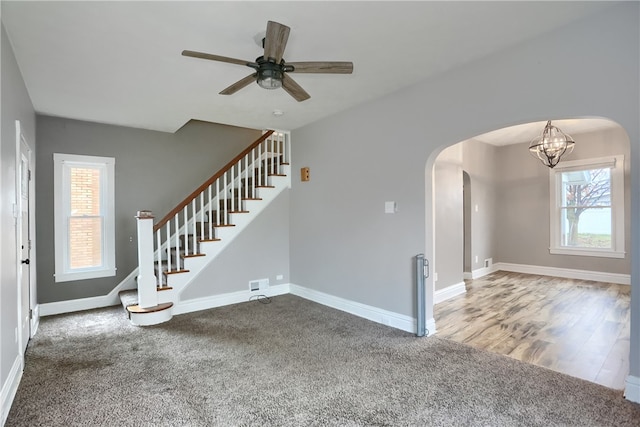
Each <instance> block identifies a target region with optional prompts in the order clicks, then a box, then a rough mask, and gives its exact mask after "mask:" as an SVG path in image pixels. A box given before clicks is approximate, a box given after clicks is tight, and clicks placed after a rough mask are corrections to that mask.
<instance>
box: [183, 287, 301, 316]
mask: <svg viewBox="0 0 640 427" xmlns="http://www.w3.org/2000/svg"><path fill="white" fill-rule="evenodd" d="M288 293H289V284H288V283H285V284H282V285H275V286H269V288H267V289H263V290H260V291H255V292H251V291H249V290H244V291H237V292H229V293H226V294H220V295H212V296H208V297H202V298H194V299H189V300H185V301H180V302H178V303H176V304H174V306H173V314H174V315H177V314H185V313H191V312H194V311H200V310H208V309H210V308H215V307H222V306H225V305H231V304H238V303H241V302H247V301H249V299H250V298H251V297H253V296H257V295H265V296H268V297H275V296H278V295H284V294H288Z"/></svg>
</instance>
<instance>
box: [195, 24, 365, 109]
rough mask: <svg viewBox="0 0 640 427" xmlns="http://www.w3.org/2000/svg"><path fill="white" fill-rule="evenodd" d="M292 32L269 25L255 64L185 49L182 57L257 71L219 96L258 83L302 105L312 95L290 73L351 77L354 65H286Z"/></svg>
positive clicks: (277, 25) (339, 62) (288, 63)
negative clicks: (285, 58) (260, 52)
mask: <svg viewBox="0 0 640 427" xmlns="http://www.w3.org/2000/svg"><path fill="white" fill-rule="evenodd" d="M290 30H291V29H290V28H289V27H287V26H286V25H282V24H279V23H277V22H273V21H269V22H267V33H266V36H265V38H264V39H263V40H262V44H263V47H264V54H263V55H262V56H260V57H258V58H256V60H255V62H251V61H243V60H242V59H235V58H229V57H226V56H219V55H212V54H210V53H202V52H194V51H192V50H183V51H182V55H183V56H191V57H194V58H202V59H210V60H212V61H220V62H228V63H231V64H238V65H245V66H247V67H249V68H253V69H254V70H255V72H254V73H252V74H250V75H248V76H247V77H245V78H243V79H241V80H238V81H237V82H235V83H234V84H232V85H231V86H229V87H228V88H226V89H224V90H223V91H222V92H220V95H232V94H234V93H236V92H237V91H239V90H240V89H242V88H243V87H246V86H248V85H249V84H250V83H251V82H253V81H255V82H257V83H258V85H259V86H260V87H262V88H265V89H278V88H280V87H282V88H283V89H284V90H285V91H286V92H287V93H288V94H289V95H291V96H292V97H294V98H295V99H296V101H298V102H300V101H304V100H306V99H309V98H310V97H311V96H310V95H309V94H308V93H307V92H306V91H305V90H304V89H303V88H302V87H301V86H300V85H299V84H298V83H296V81H295V80H293V79H292V78H291V77H289V76H288V73H323V74H351V73H352V72H353V63H352V62H344V61H333V62H285V60H284V59H283V58H282V55H283V54H284V48H285V47H286V46H287V39H288V38H289V31H290Z"/></svg>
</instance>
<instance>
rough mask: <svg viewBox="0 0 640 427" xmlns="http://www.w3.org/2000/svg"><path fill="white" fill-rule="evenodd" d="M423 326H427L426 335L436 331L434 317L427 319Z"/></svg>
mask: <svg viewBox="0 0 640 427" xmlns="http://www.w3.org/2000/svg"><path fill="white" fill-rule="evenodd" d="M425 326H426V328H427V331H429V333H428V334H427V336H429V337H430V336H432V335H434V334H435V333H436V332H438V331H437V330H436V319H434V318H433V317H432V318H431V319H427V324H426V325H425Z"/></svg>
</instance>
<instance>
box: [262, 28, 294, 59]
mask: <svg viewBox="0 0 640 427" xmlns="http://www.w3.org/2000/svg"><path fill="white" fill-rule="evenodd" d="M290 30H291V29H290V28H289V27H287V26H286V25H282V24H279V23H277V22H273V21H269V22H267V35H266V36H265V38H264V59H269V58H273V59H274V60H275V62H276V63H280V61H281V60H282V55H283V54H284V48H285V47H286V46H287V40H288V39H289V31H290Z"/></svg>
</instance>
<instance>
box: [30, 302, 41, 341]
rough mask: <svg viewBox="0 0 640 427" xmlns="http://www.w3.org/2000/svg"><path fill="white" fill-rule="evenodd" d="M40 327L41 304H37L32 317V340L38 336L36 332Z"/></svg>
mask: <svg viewBox="0 0 640 427" xmlns="http://www.w3.org/2000/svg"><path fill="white" fill-rule="evenodd" d="M38 326H40V304H37V305H36V306H35V307H34V308H33V313H32V316H31V338H33V337H35V336H36V332H38Z"/></svg>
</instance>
